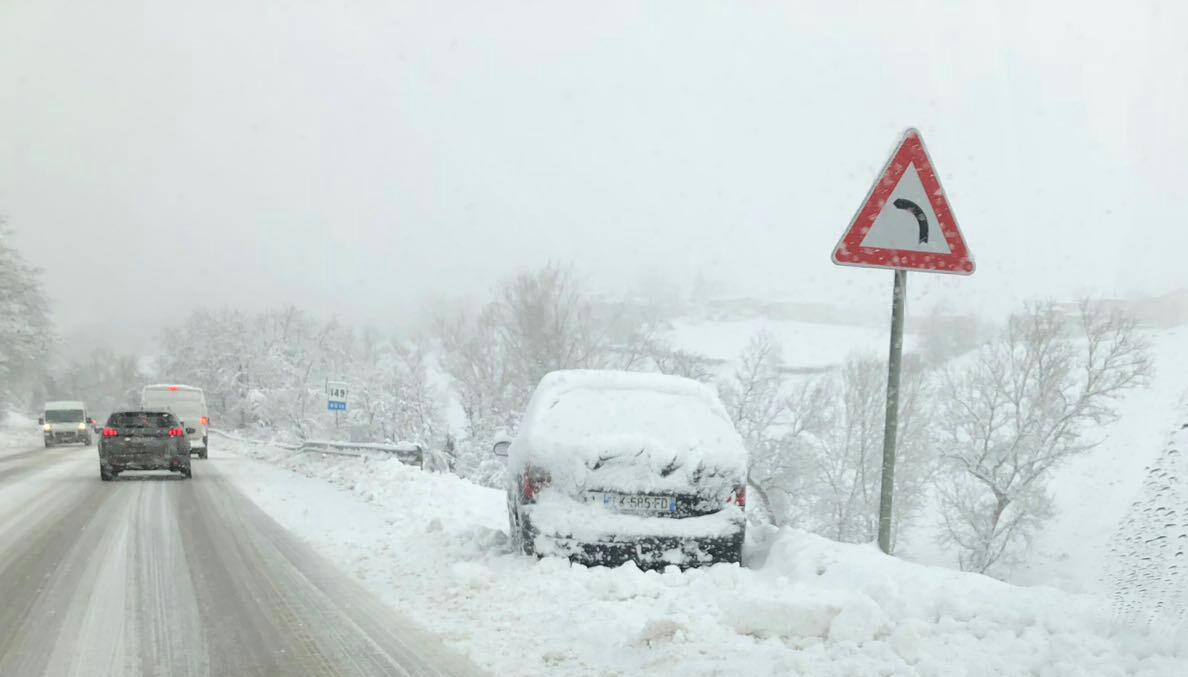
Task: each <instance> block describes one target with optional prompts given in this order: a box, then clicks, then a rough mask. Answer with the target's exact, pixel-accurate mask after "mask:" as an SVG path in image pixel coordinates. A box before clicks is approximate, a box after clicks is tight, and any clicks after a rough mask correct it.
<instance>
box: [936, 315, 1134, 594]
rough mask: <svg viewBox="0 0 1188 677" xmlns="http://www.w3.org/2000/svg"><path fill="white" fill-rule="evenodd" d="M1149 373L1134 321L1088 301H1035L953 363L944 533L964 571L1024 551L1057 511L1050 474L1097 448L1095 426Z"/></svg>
mask: <svg viewBox="0 0 1188 677" xmlns="http://www.w3.org/2000/svg"><path fill="white" fill-rule="evenodd" d="M1150 370H1151V361H1150V357H1149V354H1148V349H1147V345H1146V342H1145V340H1144V339H1143V338H1142V337H1141V336H1140V335H1139V333H1138V331H1137V330H1136V325H1135V321H1134V320H1133V319H1132V318H1130V317H1128V316H1126V315H1124V314H1122V313H1121V312H1119V311H1107V310H1104V309H1102V308H1101V307H1100V306H1098V305H1095V304H1092V303H1088V302H1086V303H1082V304H1081V306H1080V307H1079V309H1078V310H1077V311H1076V312H1067V311H1065V310H1063V309H1061V308H1059V307H1057V306H1056V305H1054V304H1050V303H1048V304H1039V305H1029V306H1027V307H1025V308H1024V309H1023V310H1022V311H1020V312H1018V313H1016V314H1015V315H1013V316H1012V317H1011V318H1010V319H1009V321H1008V322H1007V326H1006V328H1005V330H1004V331H1003V332H1002V334H1001V335H1000V336H999V337H997V338H996V339H994V340H993V341H991V342H990V343H988V344H986V345H985V346H984V347H982V348H981V349H980V350H979V351H978V352H977V353H976V354H975V355H972V356H970V358H969V359H968V360H965V361H962V362H960V363H959V364H957V365H954V366H951V367H950V368H948V369H946V370H945V372H944V378H943V379H942V385H941V389H940V393H939V397H938V399H937V405H938V409H939V412H940V421H941V425H940V432H941V439H940V441H939V444H940V448H941V450H942V451H941V456H942V459H943V470H944V471H943V472H942V473H940V475H939V481H938V484H937V486H938V489H939V496H940V499H941V507H942V509H943V515H944V520H945V530H944V532H943V535H942V540H943V542H944V543H945V544H946V545H950V546H953V547H956V548H957V550H958V554H959V563H960V565H961V567H962V568H963V569H967V570H973V571H979V572H986V571H989V570H991V569H992V568H994V567H996V565H1003V564H1006V563H1008V562H1010V561H1011V560H1012V559H1015V558H1017V557H1018V556H1019V555H1020V554H1022V551H1023V549H1024V548H1025V546H1026V545H1027V543H1028V542H1029V540H1030V537H1031V535H1032V534H1033V533H1034V532H1035V530H1036V529H1037V528H1038V526H1039V525H1040V524H1042V523H1043V521H1044V520H1045V519H1046V518H1047V517H1048V516H1050V515H1051V513H1052V501H1051V497H1050V496H1049V494H1048V492H1047V482H1048V479H1049V478H1050V477H1051V474H1052V472H1053V471H1054V470H1055V469H1056V468H1057V467H1058V466H1059V465H1060V464H1061V463H1062V462H1063V461H1065V460H1067V459H1068V458H1070V457H1072V456H1076V455H1077V454H1082V453H1084V452H1086V451H1088V450H1089V449H1091V448H1093V447H1094V446H1095V444H1096V441H1095V440H1094V439H1093V438H1092V435H1091V434H1087V433H1088V431H1089V429H1090V428H1092V427H1093V426H1100V425H1102V424H1105V423H1108V422H1111V421H1113V420H1114V419H1115V417H1116V413H1115V403H1116V402H1117V400H1118V398H1119V397H1120V396H1121V395H1123V394H1124V393H1125V392H1126V391H1127V390H1130V389H1132V388H1135V387H1137V386H1140V385H1142V384H1143V383H1144V381H1145V379H1146V378H1147V376H1148V374H1149V373H1150Z"/></svg>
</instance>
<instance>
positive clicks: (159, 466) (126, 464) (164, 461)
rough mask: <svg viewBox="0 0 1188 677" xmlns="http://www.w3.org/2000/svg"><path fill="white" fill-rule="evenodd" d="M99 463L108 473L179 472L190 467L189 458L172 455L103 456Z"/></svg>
mask: <svg viewBox="0 0 1188 677" xmlns="http://www.w3.org/2000/svg"><path fill="white" fill-rule="evenodd" d="M99 463H100V464H101V465H102V466H103V467H104V469H106V470H109V471H116V472H119V471H122V470H181V469H182V468H188V467H190V459H189V456H174V455H172V454H157V453H150V454H105V455H102V456H100V457H99Z"/></svg>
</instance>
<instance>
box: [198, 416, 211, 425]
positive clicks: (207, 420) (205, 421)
mask: <svg viewBox="0 0 1188 677" xmlns="http://www.w3.org/2000/svg"><path fill="white" fill-rule="evenodd" d="M198 422H199V423H201V424H202V425H210V419H209V418H207V417H205V416H203V417H202V418H200V419H198Z"/></svg>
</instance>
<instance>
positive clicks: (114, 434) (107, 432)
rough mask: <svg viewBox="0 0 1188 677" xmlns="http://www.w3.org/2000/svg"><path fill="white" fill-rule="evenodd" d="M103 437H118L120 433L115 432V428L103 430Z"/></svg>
mask: <svg viewBox="0 0 1188 677" xmlns="http://www.w3.org/2000/svg"><path fill="white" fill-rule="evenodd" d="M103 436H104V437H119V436H120V431H118V430H116V429H115V428H104V429H103Z"/></svg>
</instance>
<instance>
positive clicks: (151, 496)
mask: <svg viewBox="0 0 1188 677" xmlns="http://www.w3.org/2000/svg"><path fill="white" fill-rule="evenodd" d="M0 600H3V603H0V675H22V676H27V677H32V676H34V675H53V676H55V677H57V676H58V675H237V676H240V675H242V676H248V675H470V674H476V671H475V670H474V668H472V667H471V666H470V665H469V664H467V663H466V662H465V661H463V660H461V659H459V658H458V657H457V656H455V655H453V654H451V653H450V652H449V651H448V650H447V649H445V648H444V647H443V646H442V645H441V644H440V643H439V642H438V641H437V640H436V639H434V638H432V637H430V636H428V635H426V634H425V633H423V632H421V631H419V630H417V629H415V628H414V627H412V626H410V624H409V623H408V621H406V620H404V619H402V618H401V617H400V616H398V615H397V614H396V613H395V612H393V611H392V610H391V609H390V608H388V607H386V606H383V605H381V604H380V603H378V602H376V601H374V597H373V596H371V595H369V594H367V593H366V592H365V591H364V590H363V589H362V588H361V587H359V585H358V584H357V583H355V582H354V580H352V579H350V578H348V577H347V576H345V575H343V574H341V573H340V572H339V571H338V570H336V569H334V568H333V567H332V566H331V565H330V564H329V563H327V562H326V561H325V560H324V559H322V558H321V557H320V556H319V555H317V554H316V553H314V552H313V551H312V550H311V549H310V548H309V547H307V546H305V545H304V544H302V543H300V542H299V541H297V540H296V539H295V538H294V537H293V536H291V535H290V534H289V533H288V532H286V531H285V530H284V529H282V528H281V527H280V526H279V525H277V524H276V523H275V522H274V521H273V520H272V519H271V518H270V517H268V516H267V515H265V514H264V513H263V512H262V511H261V510H260V509H259V508H258V507H256V506H255V505H254V504H253V503H251V502H250V501H249V500H247V499H246V498H245V497H244V496H243V495H242V494H241V493H240V492H239V491H238V490H237V489H235V487H234V486H233V485H232V484H231V483H230V482H229V481H228V480H227V477H226V475H225V474H224V471H222V470H221V469H220V468H219V467H218V464H217V462H215V461H213V460H212V461H211V462H206V461H199V460H197V459H195V461H194V479H193V480H192V481H182V480H181V479H180V476H176V475H168V474H159V475H147V474H143V475H140V476H137V475H135V474H133V475H126V476H123V477H121V478H120V479H119V480H117V481H116V482H112V483H105V482H100V480H99V476H98V462H97V459H96V454H95V449H94V448H87V449H83V448H80V447H61V448H55V449H50V450H46V449H41V448H37V449H30V450H27V451H26V450H12V451H6V452H4V453H3V455H0Z"/></svg>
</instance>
